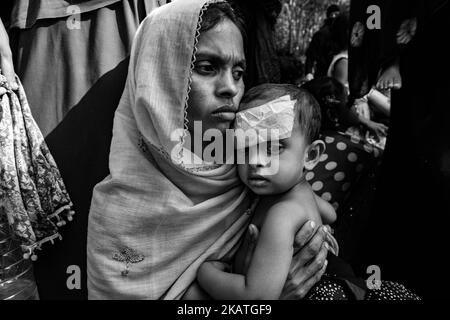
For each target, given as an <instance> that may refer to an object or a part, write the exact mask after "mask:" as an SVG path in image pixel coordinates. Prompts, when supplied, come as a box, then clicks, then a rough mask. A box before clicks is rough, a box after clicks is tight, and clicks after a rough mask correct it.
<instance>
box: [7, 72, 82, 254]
mask: <svg viewBox="0 0 450 320" xmlns="http://www.w3.org/2000/svg"><path fill="white" fill-rule="evenodd" d="M18 83H20V82H19V80H18ZM0 94H1V96H0V99H1V108H0V114H1V116H0V159H1V162H0V214H1V217H0V219H1V220H2V221H5V220H7V221H8V223H9V225H10V226H11V232H12V233H13V234H14V235H15V236H17V237H18V239H19V240H20V241H21V242H22V247H23V249H24V251H26V254H25V257H29V256H30V255H32V254H33V252H34V250H35V249H40V247H41V244H43V243H44V242H47V241H53V239H55V238H58V237H60V236H59V233H58V226H60V225H63V224H65V222H64V221H63V220H61V219H62V217H67V218H68V219H69V220H71V216H72V214H73V211H71V210H70V208H71V206H72V203H71V201H70V198H69V195H68V194H67V191H66V188H65V186H64V182H63V181H62V179H61V176H60V173H59V171H58V168H57V166H56V164H55V162H54V160H53V157H52V155H51V154H50V152H49V150H48V148H47V145H46V144H45V142H44V138H43V137H42V134H41V132H40V131H39V129H38V127H37V125H36V123H35V122H34V119H33V117H32V116H31V113H30V108H29V106H28V102H27V99H26V96H25V92H24V90H23V87H22V85H21V84H20V85H19V90H18V91H17V92H13V91H12V90H10V88H9V86H8V83H7V82H6V78H5V77H4V76H3V75H0ZM32 258H33V259H35V258H36V256H35V255H34V254H33V255H32Z"/></svg>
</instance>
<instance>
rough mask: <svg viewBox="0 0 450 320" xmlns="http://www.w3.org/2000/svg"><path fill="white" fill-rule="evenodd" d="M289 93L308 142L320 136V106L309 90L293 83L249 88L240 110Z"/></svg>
mask: <svg viewBox="0 0 450 320" xmlns="http://www.w3.org/2000/svg"><path fill="white" fill-rule="evenodd" d="M285 95H289V96H290V97H291V99H292V100H297V102H296V103H295V115H296V118H297V120H298V124H299V125H300V129H301V130H302V132H303V134H304V135H305V137H306V140H307V141H308V143H311V142H313V141H314V140H316V139H318V138H319V132H320V121H321V119H320V118H321V115H320V106H319V104H318V102H317V101H316V99H315V98H314V96H313V95H312V94H310V93H309V92H308V91H306V90H304V89H301V88H298V87H297V86H295V85H292V84H274V83H265V84H261V85H258V86H256V87H253V88H251V89H250V90H248V91H247V92H246V93H245V95H244V97H243V98H242V100H241V105H240V107H239V110H240V111H243V110H247V109H251V108H254V107H258V106H260V105H263V104H265V103H267V102H269V101H272V100H275V99H278V98H280V97H282V96H285Z"/></svg>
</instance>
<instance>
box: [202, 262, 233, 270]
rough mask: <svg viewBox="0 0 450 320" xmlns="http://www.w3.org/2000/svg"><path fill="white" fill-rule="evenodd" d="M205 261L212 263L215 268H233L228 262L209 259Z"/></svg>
mask: <svg viewBox="0 0 450 320" xmlns="http://www.w3.org/2000/svg"><path fill="white" fill-rule="evenodd" d="M205 263H209V264H211V265H212V266H213V267H214V268H216V269H219V270H220V271H224V272H228V271H229V270H230V269H231V268H230V265H229V264H228V263H225V262H222V261H207V262H205Z"/></svg>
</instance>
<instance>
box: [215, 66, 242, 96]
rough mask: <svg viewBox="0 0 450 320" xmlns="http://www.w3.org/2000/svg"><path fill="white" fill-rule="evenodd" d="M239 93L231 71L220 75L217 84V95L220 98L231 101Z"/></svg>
mask: <svg viewBox="0 0 450 320" xmlns="http://www.w3.org/2000/svg"><path fill="white" fill-rule="evenodd" d="M238 93H239V80H236V79H234V77H233V72H232V71H231V70H227V71H224V72H222V73H221V74H220V76H219V79H218V83H217V94H218V95H219V96H220V97H223V98H227V99H232V98H234V97H235V96H236V95H237V94H238Z"/></svg>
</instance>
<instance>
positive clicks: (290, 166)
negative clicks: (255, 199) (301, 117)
mask: <svg viewBox="0 0 450 320" xmlns="http://www.w3.org/2000/svg"><path fill="white" fill-rule="evenodd" d="M276 146H278V152H274V151H273V152H271V150H274V149H275V150H276ZM263 147H266V148H267V151H266V152H264V150H263ZM274 147H275V148H274ZM253 148H254V149H253V150H252V151H253V152H252V151H251V150H249V148H247V149H246V161H245V163H246V164H241V165H238V172H239V176H240V178H241V180H242V181H243V182H244V183H245V184H246V185H247V186H248V187H249V188H250V189H251V190H252V191H253V192H255V193H256V194H259V195H270V194H279V193H282V192H285V191H287V190H289V189H290V188H292V187H293V186H294V185H295V184H297V183H298V182H299V181H300V179H301V177H302V175H303V167H304V162H305V159H306V154H307V149H308V144H307V141H306V139H305V136H304V135H303V133H302V131H301V129H300V126H299V125H298V124H297V123H296V124H295V125H294V128H293V131H292V134H291V137H289V138H287V139H283V140H279V141H272V142H271V143H270V142H269V143H267V144H261V145H259V146H258V148H256V147H253ZM273 168H277V170H275V171H274V170H273Z"/></svg>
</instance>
